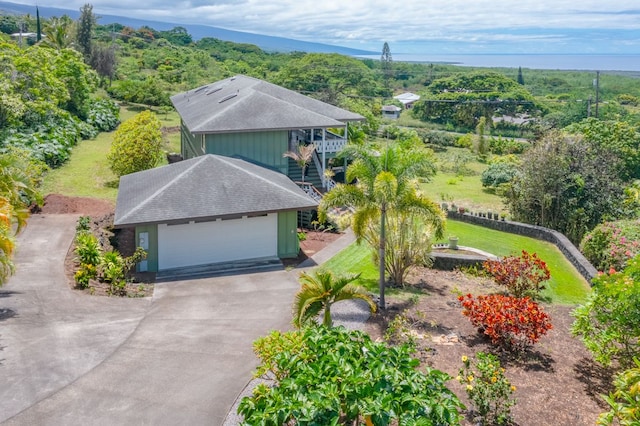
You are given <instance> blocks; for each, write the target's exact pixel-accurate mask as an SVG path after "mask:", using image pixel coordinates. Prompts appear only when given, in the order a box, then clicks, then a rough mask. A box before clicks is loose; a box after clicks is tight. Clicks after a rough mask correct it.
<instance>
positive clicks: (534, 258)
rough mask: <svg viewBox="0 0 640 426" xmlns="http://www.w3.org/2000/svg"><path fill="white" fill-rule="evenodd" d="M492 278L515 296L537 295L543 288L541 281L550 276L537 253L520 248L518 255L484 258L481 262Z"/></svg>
mask: <svg viewBox="0 0 640 426" xmlns="http://www.w3.org/2000/svg"><path fill="white" fill-rule="evenodd" d="M482 265H483V266H484V269H485V270H486V271H487V272H488V273H489V275H490V276H491V277H492V278H493V280H494V281H495V282H496V283H497V284H499V285H503V286H505V287H507V289H508V290H509V292H510V293H511V294H513V295H514V296H515V297H523V296H538V295H539V293H540V290H542V289H544V286H543V285H541V283H543V282H545V281H547V280H549V278H551V272H550V271H549V268H548V267H547V264H546V263H545V262H544V261H543V260H542V259H540V258H539V257H538V255H537V253H533V254H531V253H529V252H527V251H525V250H522V254H521V255H520V256H505V257H503V258H502V259H499V260H490V259H489V260H485V261H484V263H483V264H482Z"/></svg>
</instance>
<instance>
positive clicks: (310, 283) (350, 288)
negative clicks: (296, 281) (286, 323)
mask: <svg viewBox="0 0 640 426" xmlns="http://www.w3.org/2000/svg"><path fill="white" fill-rule="evenodd" d="M358 277H360V274H351V275H344V276H338V277H335V276H334V275H333V274H332V273H331V272H329V271H315V272H314V273H313V274H308V273H306V272H303V273H301V274H300V283H301V284H302V288H301V289H300V291H299V292H298V293H297V294H296V296H295V300H294V303H293V324H294V325H295V326H296V327H302V326H305V325H309V324H315V323H316V318H317V317H318V315H319V314H320V312H323V320H322V325H323V326H325V327H331V326H332V324H333V321H332V320H331V305H333V304H334V303H336V302H339V301H341V300H351V299H361V300H364V301H365V302H367V303H368V304H369V307H370V309H371V312H375V310H376V305H375V303H374V302H373V300H371V298H370V297H369V294H368V291H367V290H366V289H364V288H362V287H359V286H356V285H353V284H351V283H352V282H353V281H355V280H357V279H358Z"/></svg>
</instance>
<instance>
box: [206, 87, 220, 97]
mask: <svg viewBox="0 0 640 426" xmlns="http://www.w3.org/2000/svg"><path fill="white" fill-rule="evenodd" d="M221 90H222V86H218V87H214V88H213V89H211V90H208V91H207V92H206V93H205V95H210V94H212V93H216V92H219V91H221Z"/></svg>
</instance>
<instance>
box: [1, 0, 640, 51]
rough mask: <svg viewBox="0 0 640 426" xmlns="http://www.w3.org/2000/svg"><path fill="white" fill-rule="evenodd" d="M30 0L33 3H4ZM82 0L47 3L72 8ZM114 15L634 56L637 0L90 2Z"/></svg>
mask: <svg viewBox="0 0 640 426" xmlns="http://www.w3.org/2000/svg"><path fill="white" fill-rule="evenodd" d="M12 1H13V2H15V3H22V4H32V5H35V3H36V1H34V0H22V1H21V0H12ZM87 1H88V0H48V1H46V4H42V3H40V4H41V5H43V6H44V5H46V6H50V7H60V8H65V9H76V10H77V9H79V8H80V7H81V6H82V5H83V4H84V3H86V2H87ZM91 4H93V7H94V12H95V13H96V14H98V15H100V14H105V15H121V16H128V17H132V18H140V19H149V20H156V21H166V22H175V23H178V24H180V23H190V24H204V25H212V26H217V27H222V28H227V29H232V30H237V31H246V32H253V33H259V34H266V35H273V36H281V37H287V38H295V39H299V40H304V41H314V42H320V43H327V44H334V45H340V46H347V47H353V48H360V49H367V50H373V51H378V50H380V49H381V46H382V43H383V42H384V41H387V42H388V43H389V44H390V46H391V50H392V53H441V54H446V53H573V54H594V53H616V54H640V1H638V0H579V1H577V0H492V1H485V0H404V1H402V0H400V1H390V0H339V1H337V0H322V1H319V0H145V1H131V0H93V1H91Z"/></svg>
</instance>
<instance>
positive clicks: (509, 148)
mask: <svg viewBox="0 0 640 426" xmlns="http://www.w3.org/2000/svg"><path fill="white" fill-rule="evenodd" d="M527 148H529V143H528V142H523V141H519V140H516V139H509V138H503V137H502V136H498V137H497V138H491V139H489V150H490V151H491V152H492V153H494V154H497V155H506V154H522V153H523V152H524V151H526V149H527Z"/></svg>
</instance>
